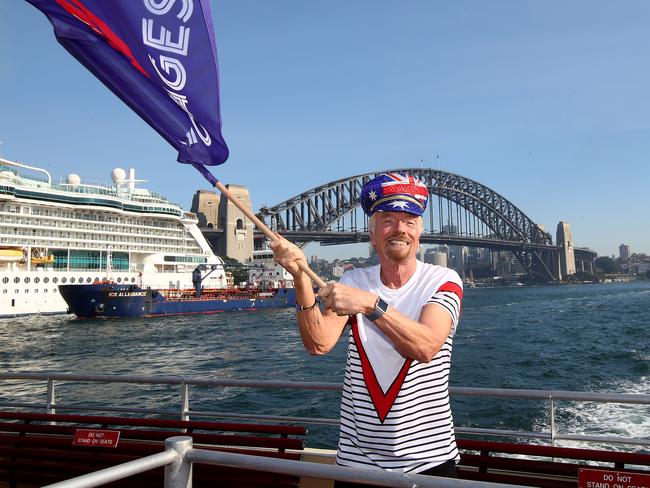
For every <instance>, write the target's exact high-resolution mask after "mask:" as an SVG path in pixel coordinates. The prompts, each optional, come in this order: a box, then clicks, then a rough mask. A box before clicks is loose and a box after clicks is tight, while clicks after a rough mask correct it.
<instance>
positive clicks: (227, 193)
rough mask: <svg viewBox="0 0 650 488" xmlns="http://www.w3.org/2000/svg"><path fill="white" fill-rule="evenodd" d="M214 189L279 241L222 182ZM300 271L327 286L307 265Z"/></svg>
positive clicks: (322, 285)
mask: <svg viewBox="0 0 650 488" xmlns="http://www.w3.org/2000/svg"><path fill="white" fill-rule="evenodd" d="M214 187H215V188H216V189H217V190H219V191H220V192H221V194H222V195H224V196H225V197H226V198H227V199H228V200H230V201H231V202H232V203H233V205H234V206H235V207H237V208H238V209H239V210H241V211H242V212H243V213H244V215H246V217H247V218H248V219H249V220H250V221H251V222H253V223H254V224H255V225H256V226H257V228H258V229H260V230H261V231H262V232H264V235H266V237H268V238H269V239H271V240H272V241H277V240H278V239H279V238H278V236H277V235H276V234H275V233H274V232H273V231H272V230H271V229H269V228H268V227H267V226H266V224H264V222H262V221H261V220H260V219H258V218H257V216H256V215H255V214H254V213H253V212H251V211H250V209H248V208H246V206H244V204H243V203H242V202H240V201H239V200H238V199H237V197H235V196H234V195H233V194H232V193H230V190H228V188H226V186H225V185H224V184H223V183H221V182H220V181H218V180H217V181H216V182H215V183H214ZM300 269H301V270H302V271H303V272H305V273H306V274H307V276H309V277H310V278H311V280H312V281H313V282H314V283H316V285H318V287H319V288H323V287H325V286H327V283H325V282H324V281H323V280H322V279H321V278H320V276H318V275H317V274H316V273H314V271H313V270H312V269H311V268H310V267H309V265H308V264H307V263H300Z"/></svg>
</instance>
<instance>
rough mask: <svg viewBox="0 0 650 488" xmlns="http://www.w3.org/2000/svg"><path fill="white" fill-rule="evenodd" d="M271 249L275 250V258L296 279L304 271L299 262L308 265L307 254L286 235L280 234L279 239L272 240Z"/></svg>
mask: <svg viewBox="0 0 650 488" xmlns="http://www.w3.org/2000/svg"><path fill="white" fill-rule="evenodd" d="M271 249H272V250H273V260H274V261H275V262H276V263H278V264H279V265H280V266H282V267H283V268H284V269H286V270H287V271H288V272H289V273H290V274H291V276H293V277H294V279H295V278H297V277H299V276H300V275H301V274H302V273H303V271H302V270H301V269H300V264H299V263H302V264H303V266H304V267H307V258H305V254H304V253H303V252H302V251H301V250H300V248H299V247H298V246H296V245H295V244H293V243H291V242H289V241H288V240H286V239H285V238H284V237H282V236H278V239H276V240H275V241H271Z"/></svg>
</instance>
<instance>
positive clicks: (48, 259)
mask: <svg viewBox="0 0 650 488" xmlns="http://www.w3.org/2000/svg"><path fill="white" fill-rule="evenodd" d="M53 262H54V256H53V255H49V256H32V264H52V263H53Z"/></svg>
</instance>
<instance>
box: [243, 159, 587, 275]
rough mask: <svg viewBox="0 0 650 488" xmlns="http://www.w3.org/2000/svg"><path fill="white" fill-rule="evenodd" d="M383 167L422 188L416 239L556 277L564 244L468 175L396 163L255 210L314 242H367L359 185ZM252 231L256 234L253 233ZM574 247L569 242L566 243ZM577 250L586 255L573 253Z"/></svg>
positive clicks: (285, 231)
mask: <svg viewBox="0 0 650 488" xmlns="http://www.w3.org/2000/svg"><path fill="white" fill-rule="evenodd" d="M386 172H399V173H406V174H409V175H412V176H416V177H418V178H419V179H420V180H421V181H422V182H423V183H425V185H426V186H427V188H428V190H429V205H428V206H427V210H426V212H425V214H424V215H423V216H422V217H423V219H424V224H425V230H424V232H423V234H422V236H421V237H420V242H421V243H423V244H447V245H456V246H468V247H476V248H487V249H490V250H493V251H510V252H512V253H513V254H514V256H515V257H516V258H517V260H518V261H519V262H520V263H521V265H522V266H523V268H524V269H525V270H526V272H527V273H528V274H529V275H530V276H531V277H533V278H535V279H540V280H556V279H558V278H561V277H562V273H561V259H560V257H561V253H562V252H563V246H562V244H564V245H565V246H566V243H558V244H553V239H552V237H551V235H550V234H549V233H547V232H545V231H544V230H543V229H542V228H541V227H540V226H538V225H537V224H536V223H535V222H534V221H533V220H532V219H531V218H530V217H528V216H527V215H526V214H525V213H524V212H523V211H522V210H520V209H519V208H518V207H517V206H516V205H514V204H513V203H512V202H511V201H509V200H508V199H507V198H505V197H504V196H502V195H500V194H499V193H497V192H496V191H494V190H492V189H490V188H488V187H487V186H485V185H483V184H481V183H479V182H477V181H475V180H472V179H470V178H467V177H464V176H461V175H457V174H453V173H449V172H446V171H442V170H435V169H426V168H397V169H392V170H386V171H384V170H382V171H378V172H375V173H366V174H361V175H356V176H350V177H347V178H343V179H339V180H335V181H331V182H328V183H325V184H322V185H319V186H317V187H315V188H312V189H310V190H307V191H305V192H303V193H300V194H299V195H296V196H295V197H293V198H289V199H288V200H286V201H284V202H282V203H279V204H277V205H274V206H271V207H263V208H261V209H260V210H259V212H258V217H259V218H260V220H262V221H264V223H265V224H266V225H268V226H269V227H270V228H271V229H272V230H274V231H276V232H278V233H280V234H281V235H283V236H284V237H286V238H287V239H289V240H291V241H293V242H295V243H297V244H306V243H308V242H313V241H318V242H320V243H321V245H334V244H346V243H355V242H367V241H369V235H368V219H367V217H366V216H365V214H364V213H363V211H362V210H361V202H360V196H361V188H362V186H363V185H364V183H366V182H367V181H368V180H370V179H372V178H374V177H375V176H377V175H379V174H381V173H386ZM256 237H257V238H261V237H262V235H261V233H258V232H257V231H256ZM570 245H571V246H572V245H573V244H572V243H571V244H570ZM575 252H576V258H577V259H584V260H585V261H589V262H590V261H593V259H594V258H595V253H593V252H592V251H581V250H575ZM580 253H583V254H585V255H584V256H580Z"/></svg>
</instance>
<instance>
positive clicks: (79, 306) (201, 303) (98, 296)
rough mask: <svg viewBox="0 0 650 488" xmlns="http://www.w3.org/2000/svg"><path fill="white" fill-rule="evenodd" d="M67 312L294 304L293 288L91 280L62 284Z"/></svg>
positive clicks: (94, 314) (108, 314) (105, 314)
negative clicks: (190, 286) (171, 285)
mask: <svg viewBox="0 0 650 488" xmlns="http://www.w3.org/2000/svg"><path fill="white" fill-rule="evenodd" d="M59 292H60V294H61V296H62V297H63V299H64V300H65V302H66V303H67V304H68V312H69V313H73V314H75V315H76V316H77V317H79V318H119V317H163V316H169V315H192V314H214V313H221V312H236V311H242V310H250V311H253V310H260V309H268V308H281V307H293V306H295V304H296V293H295V289H294V288H283V287H280V288H275V289H268V290H262V289H257V288H242V289H239V288H232V289H229V288H225V289H208V290H203V289H200V288H199V289H182V290H178V289H154V288H143V287H140V286H138V285H128V284H127V285H125V284H117V283H92V284H88V285H60V286H59Z"/></svg>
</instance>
